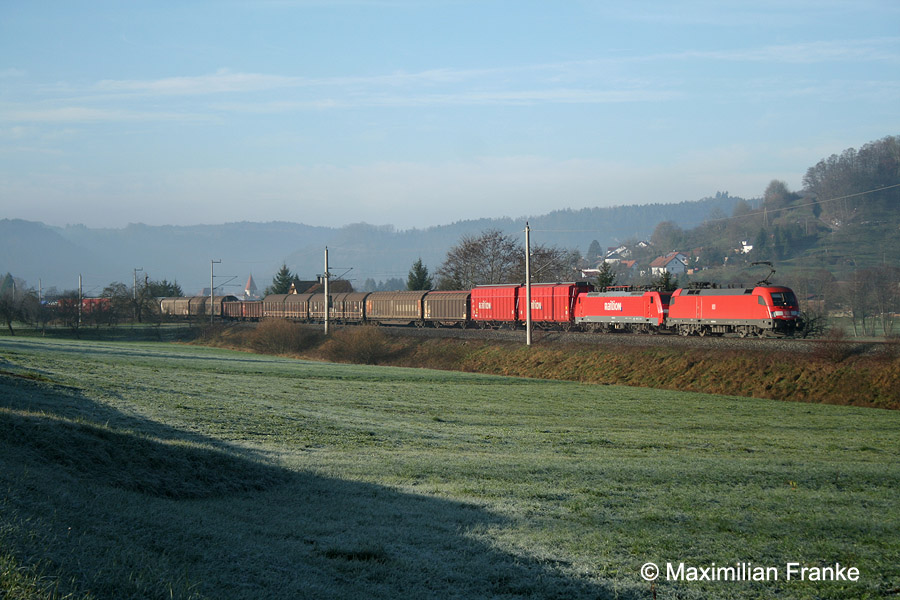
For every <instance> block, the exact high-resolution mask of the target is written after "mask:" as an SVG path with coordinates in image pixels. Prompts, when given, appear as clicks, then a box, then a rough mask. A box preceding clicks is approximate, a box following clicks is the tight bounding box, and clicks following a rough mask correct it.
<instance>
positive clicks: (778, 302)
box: [772, 292, 797, 306]
mask: <svg viewBox="0 0 900 600" xmlns="http://www.w3.org/2000/svg"><path fill="white" fill-rule="evenodd" d="M772 305H773V306H797V297H796V296H795V295H794V292H772Z"/></svg>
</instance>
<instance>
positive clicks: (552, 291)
mask: <svg viewBox="0 0 900 600" xmlns="http://www.w3.org/2000/svg"><path fill="white" fill-rule="evenodd" d="M593 289H594V287H593V286H592V285H591V284H589V283H587V282H574V283H534V284H532V285H531V321H532V323H534V324H535V325H537V326H538V327H544V328H549V327H562V328H564V329H567V328H568V327H569V326H570V325H571V324H572V323H574V322H575V303H576V300H577V298H578V297H579V296H581V295H583V294H587V293H589V292H590V291H591V290H593ZM526 297H527V295H526V290H525V286H524V285H523V286H520V287H519V308H518V318H519V321H520V322H522V323H524V322H525V320H526V319H527V318H528V315H527V314H526V312H525V305H526V304H527V301H526Z"/></svg>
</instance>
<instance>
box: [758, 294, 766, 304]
mask: <svg viewBox="0 0 900 600" xmlns="http://www.w3.org/2000/svg"><path fill="white" fill-rule="evenodd" d="M756 301H757V302H759V303H760V304H762V305H763V306H765V305H766V299H765V298H763V297H762V296H757V297H756Z"/></svg>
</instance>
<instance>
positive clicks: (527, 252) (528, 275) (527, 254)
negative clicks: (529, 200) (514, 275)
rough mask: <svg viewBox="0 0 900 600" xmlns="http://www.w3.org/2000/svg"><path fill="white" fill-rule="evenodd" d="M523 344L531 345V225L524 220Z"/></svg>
mask: <svg viewBox="0 0 900 600" xmlns="http://www.w3.org/2000/svg"><path fill="white" fill-rule="evenodd" d="M525 306H526V308H525V345H526V346H530V345H531V227H529V226H528V221H526V222H525Z"/></svg>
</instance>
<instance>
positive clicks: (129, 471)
mask: <svg viewBox="0 0 900 600" xmlns="http://www.w3.org/2000/svg"><path fill="white" fill-rule="evenodd" d="M108 423H119V424H123V423H124V424H127V426H128V429H124V428H116V427H111V426H110V425H108ZM504 526H505V522H504V519H503V518H501V517H498V516H497V515H494V514H491V513H489V512H487V511H485V510H484V509H482V508H481V507H478V506H475V505H470V504H466V503H462V502H457V501H451V500H445V499H439V498H434V497H429V496H422V495H415V494H408V493H403V492H401V491H397V490H395V489H391V488H387V487H384V486H379V485H373V484H369V483H362V482H357V481H345V480H340V479H335V478H330V477H325V476H321V475H316V474H312V473H306V472H298V471H294V470H290V469H286V468H284V467H282V466H279V465H274V464H271V463H266V462H265V461H264V460H262V459H260V458H259V457H254V456H252V455H250V454H248V453H247V452H245V451H242V450H239V449H236V448H232V447H229V446H227V445H226V444H223V443H222V442H220V441H214V440H211V439H203V438H202V437H201V436H197V435H195V434H188V433H185V432H181V431H178V430H175V429H172V428H169V427H167V426H165V425H162V424H159V423H155V422H150V421H140V420H139V419H137V418H135V417H127V418H124V417H123V415H121V414H118V412H117V411H115V410H114V409H110V408H109V407H105V406H101V405H99V404H98V403H96V402H94V401H92V400H91V399H90V398H87V397H85V396H83V395H82V394H81V393H80V392H79V391H78V390H74V389H72V388H65V387H61V386H55V385H51V384H49V383H47V382H42V381H34V380H31V379H24V378H22V377H17V376H13V375H9V374H4V375H0V583H2V582H4V581H11V579H10V577H9V575H10V573H13V572H14V573H16V574H18V579H17V580H16V581H19V582H20V583H17V584H16V585H17V586H19V588H20V589H18V593H19V595H18V596H16V597H25V598H28V597H34V598H39V597H40V598H44V597H53V594H56V595H57V596H59V597H62V596H65V595H66V594H71V595H72V596H71V597H91V598H117V599H119V598H170V597H174V598H275V597H279V598H351V597H358V598H430V597H434V598H567V599H577V598H613V597H615V598H638V597H642V598H643V597H646V588H640V589H641V590H642V591H643V593H638V589H637V588H636V587H631V588H626V589H622V588H621V587H619V588H618V589H613V588H612V587H611V586H607V585H604V584H598V583H596V582H593V581H589V580H587V579H585V578H577V577H574V576H572V575H571V574H570V573H567V572H566V565H561V564H559V563H554V562H552V561H539V560H536V559H533V558H530V557H524V556H518V555H516V554H513V553H510V552H508V551H505V550H503V549H500V548H497V547H495V546H494V545H493V544H492V542H491V540H492V536H491V531H492V530H495V529H500V528H503V527H504ZM4 570H5V573H4ZM22 573H25V574H31V577H30V579H28V578H26V579H27V581H25V582H24V583H21V580H22V577H21V574H22ZM635 585H636V584H635Z"/></svg>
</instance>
